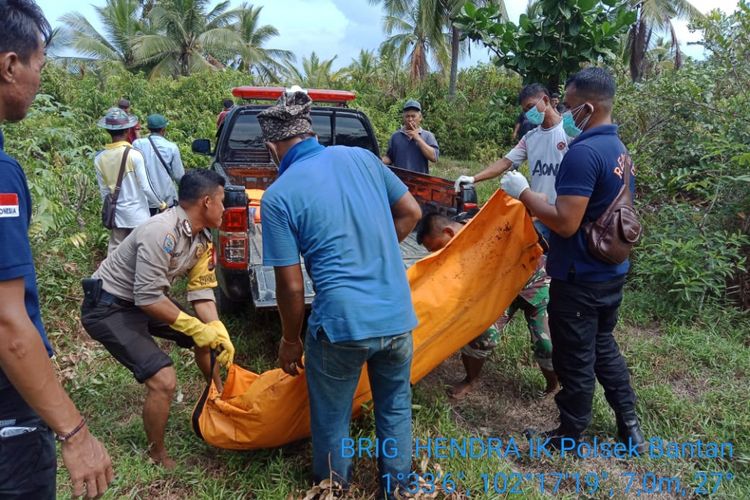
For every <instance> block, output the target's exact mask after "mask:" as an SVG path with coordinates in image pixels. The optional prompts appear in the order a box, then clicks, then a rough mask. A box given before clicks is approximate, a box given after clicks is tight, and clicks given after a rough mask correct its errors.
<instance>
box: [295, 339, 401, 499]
mask: <svg viewBox="0 0 750 500" xmlns="http://www.w3.org/2000/svg"><path fill="white" fill-rule="evenodd" d="M315 337H316V338H314V336H313V335H312V332H308V335H307V338H306V339H305V374H306V377H307V392H308V395H309V399H310V427H311V431H312V446H313V479H314V481H315V482H316V483H317V482H319V481H322V480H323V479H327V478H328V477H329V476H330V475H331V473H332V474H333V478H334V479H335V480H337V481H339V482H342V483H344V484H347V483H348V482H349V481H350V479H351V473H352V470H351V469H352V460H351V458H348V456H349V454H345V453H344V450H343V448H342V443H343V440H344V439H345V438H348V437H349V423H350V421H351V417H352V400H353V398H354V391H355V389H356V388H357V383H358V382H359V376H360V373H361V371H362V366H363V365H364V364H365V363H367V373H368V376H369V379H370V387H371V389H372V397H373V402H374V404H375V434H376V436H377V438H378V441H379V442H380V443H383V442H384V440H385V439H386V438H389V441H388V443H389V446H388V451H389V452H388V453H385V454H384V453H382V451H383V450H382V449H381V450H380V451H381V453H380V454H379V457H378V468H379V470H380V475H381V484H382V483H383V481H382V476H384V475H386V474H389V475H390V477H391V478H393V479H392V480H391V481H392V484H393V483H395V478H396V477H397V475H399V474H402V476H401V477H403V478H407V477H408V475H409V472H410V470H411V460H412V439H411V385H410V382H409V376H410V373H411V357H412V336H411V332H407V333H403V334H400V335H395V336H387V337H377V338H372V339H367V340H358V341H351V342H337V343H335V344H334V343H331V342H330V341H329V340H328V337H326V335H325V332H324V331H323V329H320V330H318V332H317V335H316V336H315ZM378 448H380V447H378ZM373 451H374V450H373ZM373 454H374V453H373ZM345 455H346V456H345ZM385 455H387V456H385ZM386 493H390V492H386Z"/></svg>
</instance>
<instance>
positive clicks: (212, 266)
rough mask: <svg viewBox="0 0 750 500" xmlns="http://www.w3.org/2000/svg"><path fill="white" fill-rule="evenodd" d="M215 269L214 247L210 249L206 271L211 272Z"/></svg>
mask: <svg viewBox="0 0 750 500" xmlns="http://www.w3.org/2000/svg"><path fill="white" fill-rule="evenodd" d="M214 269H216V252H215V251H214V247H211V258H210V259H209V260H208V270H209V271H213V270H214Z"/></svg>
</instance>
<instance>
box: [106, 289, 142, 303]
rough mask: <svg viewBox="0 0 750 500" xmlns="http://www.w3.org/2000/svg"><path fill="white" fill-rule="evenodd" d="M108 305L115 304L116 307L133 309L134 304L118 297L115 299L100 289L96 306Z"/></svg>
mask: <svg viewBox="0 0 750 500" xmlns="http://www.w3.org/2000/svg"><path fill="white" fill-rule="evenodd" d="M102 304H104V305H110V304H117V305H118V306H122V307H135V304H134V303H133V302H130V301H129V300H125V299H121V298H120V297H115V296H114V295H112V294H111V293H109V292H107V291H105V290H104V289H102V292H101V295H99V302H98V304H97V305H102Z"/></svg>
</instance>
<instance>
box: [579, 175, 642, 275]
mask: <svg viewBox="0 0 750 500" xmlns="http://www.w3.org/2000/svg"><path fill="white" fill-rule="evenodd" d="M630 169H631V166H630V165H627V166H626V167H625V168H624V169H623V170H624V171H625V173H624V175H623V178H624V181H625V182H624V184H623V186H622V188H620V192H619V193H617V196H616V197H615V199H614V200H612V203H610V205H609V206H608V207H607V209H606V210H605V211H604V213H603V214H602V215H600V216H599V218H598V219H596V221H594V222H589V223H587V224H585V225H584V226H583V231H584V233H585V234H586V239H587V240H588V249H589V252H590V253H591V255H593V256H594V257H596V258H597V259H599V260H601V261H603V262H606V263H608V264H621V263H623V262H625V260H626V259H627V258H628V255H630V251H631V249H632V248H633V245H635V244H636V243H637V242H638V240H639V239H640V237H641V231H642V227H641V223H640V222H639V221H638V214H637V213H636V211H635V208H634V207H633V196H632V195H631V193H630Z"/></svg>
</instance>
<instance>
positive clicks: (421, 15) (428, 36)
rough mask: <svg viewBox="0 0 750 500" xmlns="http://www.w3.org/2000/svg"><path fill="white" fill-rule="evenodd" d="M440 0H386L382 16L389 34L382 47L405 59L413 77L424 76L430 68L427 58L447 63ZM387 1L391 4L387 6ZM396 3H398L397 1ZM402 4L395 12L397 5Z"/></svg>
mask: <svg viewBox="0 0 750 500" xmlns="http://www.w3.org/2000/svg"><path fill="white" fill-rule="evenodd" d="M440 2H441V0H412V1H394V2H386V12H387V14H386V16H385V18H384V20H383V27H384V29H385V32H386V33H387V34H388V35H390V36H389V38H388V39H386V40H385V41H384V42H383V44H382V47H383V49H384V50H385V51H386V52H390V53H392V54H394V55H396V56H397V57H399V58H400V59H401V60H403V59H404V58H407V59H408V62H409V75H410V77H411V79H412V81H417V80H419V81H421V80H424V79H425V77H426V76H427V73H428V72H429V69H430V66H429V63H428V58H429V56H430V55H431V56H432V59H433V61H434V62H435V63H436V64H437V65H438V66H439V67H440V68H441V69H445V68H446V67H447V66H448V61H449V54H448V37H447V36H446V34H445V32H443V28H444V26H445V24H444V18H443V16H442V15H437V13H439V12H441V3H440ZM389 4H393V7H392V9H393V10H389ZM397 4H398V5H397ZM398 8H405V9H406V11H402V12H398V11H397V10H396V9H398Z"/></svg>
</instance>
